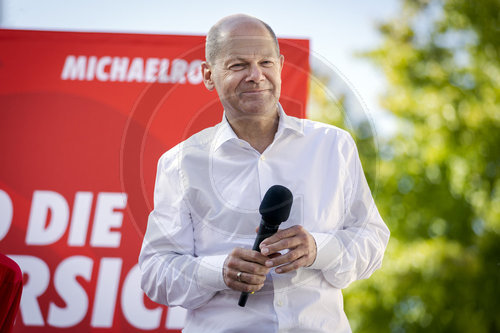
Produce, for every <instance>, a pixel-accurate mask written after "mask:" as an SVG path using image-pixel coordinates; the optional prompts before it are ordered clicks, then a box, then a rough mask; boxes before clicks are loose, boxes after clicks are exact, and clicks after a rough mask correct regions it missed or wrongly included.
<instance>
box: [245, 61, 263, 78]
mask: <svg viewBox="0 0 500 333" xmlns="http://www.w3.org/2000/svg"><path fill="white" fill-rule="evenodd" d="M263 79H264V75H263V72H262V68H260V66H259V65H258V64H251V65H250V66H248V75H247V79H246V81H247V82H252V81H253V82H260V81H262V80H263Z"/></svg>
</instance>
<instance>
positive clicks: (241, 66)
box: [229, 63, 245, 71]
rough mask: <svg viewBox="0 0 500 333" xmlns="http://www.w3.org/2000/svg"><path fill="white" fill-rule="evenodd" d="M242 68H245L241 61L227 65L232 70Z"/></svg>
mask: <svg viewBox="0 0 500 333" xmlns="http://www.w3.org/2000/svg"><path fill="white" fill-rule="evenodd" d="M243 68H245V64H243V63H235V64H232V65H230V66H229V69H230V70H233V71H238V70H241V69H243Z"/></svg>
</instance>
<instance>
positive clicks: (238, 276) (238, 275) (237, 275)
mask: <svg viewBox="0 0 500 333" xmlns="http://www.w3.org/2000/svg"><path fill="white" fill-rule="evenodd" d="M241 274H243V273H242V272H238V274H236V279H237V280H238V281H240V282H241Z"/></svg>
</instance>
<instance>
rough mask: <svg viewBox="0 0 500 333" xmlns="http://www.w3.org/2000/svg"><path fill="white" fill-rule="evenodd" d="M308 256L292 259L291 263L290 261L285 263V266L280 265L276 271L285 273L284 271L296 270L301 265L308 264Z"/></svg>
mask: <svg viewBox="0 0 500 333" xmlns="http://www.w3.org/2000/svg"><path fill="white" fill-rule="evenodd" d="M306 262H307V260H306V258H304V257H301V258H299V259H297V260H295V261H292V262H291V263H288V264H286V265H283V266H279V267H277V268H276V269H275V271H276V273H278V274H284V273H288V272H292V271H295V270H297V269H299V268H301V267H304V266H306Z"/></svg>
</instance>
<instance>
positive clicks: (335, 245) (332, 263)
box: [308, 232, 342, 271]
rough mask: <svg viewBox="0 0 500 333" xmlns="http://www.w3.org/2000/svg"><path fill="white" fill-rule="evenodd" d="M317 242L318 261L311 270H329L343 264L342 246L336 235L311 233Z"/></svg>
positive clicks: (315, 261) (316, 260)
mask: <svg viewBox="0 0 500 333" xmlns="http://www.w3.org/2000/svg"><path fill="white" fill-rule="evenodd" d="M311 235H312V236H313V238H314V241H315V242H316V259H315V260H314V262H313V264H312V265H311V266H309V267H308V268H310V269H320V270H323V271H324V270H329V269H332V268H334V267H338V266H340V265H341V263H342V244H341V243H340V241H339V240H338V239H337V237H335V235H334V234H326V233H320V232H311Z"/></svg>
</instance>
